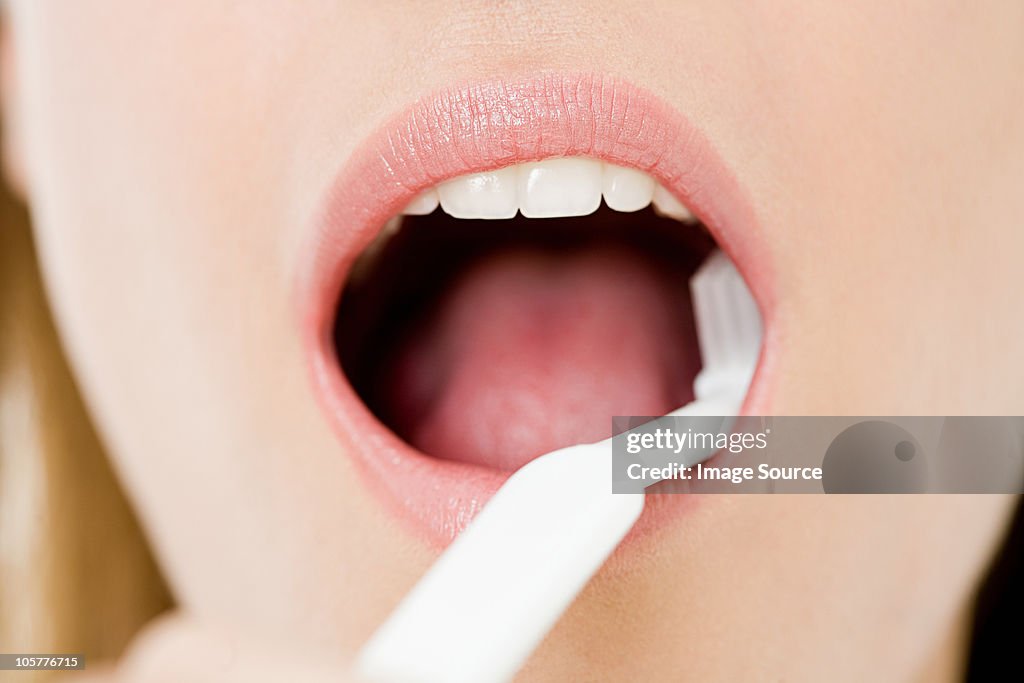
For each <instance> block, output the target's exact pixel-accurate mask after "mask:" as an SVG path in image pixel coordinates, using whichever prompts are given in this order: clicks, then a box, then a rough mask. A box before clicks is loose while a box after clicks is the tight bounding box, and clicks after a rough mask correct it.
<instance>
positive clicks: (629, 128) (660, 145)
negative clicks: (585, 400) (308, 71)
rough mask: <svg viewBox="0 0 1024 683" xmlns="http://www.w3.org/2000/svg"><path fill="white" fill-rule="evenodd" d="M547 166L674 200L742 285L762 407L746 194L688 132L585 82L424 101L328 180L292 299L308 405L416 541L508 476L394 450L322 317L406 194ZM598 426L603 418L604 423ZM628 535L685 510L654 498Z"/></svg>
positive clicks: (553, 78) (452, 529) (606, 80)
mask: <svg viewBox="0 0 1024 683" xmlns="http://www.w3.org/2000/svg"><path fill="white" fill-rule="evenodd" d="M554 156H586V157H592V158H598V159H602V160H605V161H608V162H611V163H615V164H619V165H622V166H630V167H634V168H637V169H640V170H642V171H644V172H646V173H648V174H649V175H651V176H653V177H654V178H656V179H657V180H658V181H659V182H660V183H661V184H662V185H664V186H665V187H666V188H667V189H668V190H669V191H671V192H673V193H674V194H675V195H676V196H677V197H678V198H679V199H681V200H682V201H683V202H684V203H685V204H686V205H687V206H688V207H690V208H691V209H692V210H693V211H694V213H695V214H696V215H697V216H698V217H699V218H700V219H701V220H702V222H703V223H704V224H705V225H706V226H707V227H708V229H709V230H710V231H711V232H712V234H713V235H714V236H715V239H716V240H717V242H718V244H719V246H720V247H722V248H723V249H724V250H725V251H726V252H728V253H729V255H730V256H731V257H732V259H733V261H734V262H735V263H736V265H737V267H738V268H739V269H740V271H741V272H742V273H743V275H744V277H745V278H746V279H747V282H748V283H749V284H750V286H751V288H752V291H753V293H754V295H755V298H756V299H757V300H758V305H759V306H760V308H761V313H762V318H763V320H764V322H765V342H764V346H763V349H762V354H761V360H760V363H759V366H758V370H757V372H756V373H755V376H754V382H753V384H752V385H751V389H750V392H749V393H748V396H747V401H746V403H745V405H744V412H753V411H755V410H757V409H758V408H760V407H762V406H763V405H764V403H765V401H766V395H765V394H766V385H767V382H766V379H765V378H766V376H767V375H769V374H770V372H768V369H769V368H770V362H769V361H770V357H771V354H770V351H771V349H772V348H773V347H774V344H773V343H772V341H773V337H772V334H771V332H772V325H771V313H772V310H773V307H772V305H771V303H772V297H771V288H770V284H771V280H772V278H771V277H770V268H769V264H768V263H767V259H766V258H765V255H766V254H767V253H768V252H767V251H766V250H764V249H762V248H761V246H762V244H763V240H762V235H761V232H760V230H759V229H758V223H757V221H756V218H755V214H754V211H753V208H752V205H751V203H750V202H749V201H747V199H746V195H745V193H744V192H743V191H742V189H741V188H740V186H739V184H738V183H737V182H736V180H735V178H734V177H733V176H732V174H731V173H730V172H729V171H728V169H727V168H726V166H725V165H724V164H723V163H722V161H721V159H720V158H719V156H718V155H717V153H716V152H715V151H714V149H713V147H712V146H711V144H710V142H709V141H708V140H707V138H706V137H705V136H704V134H703V133H702V132H701V131H700V130H699V129H697V128H696V127H695V126H694V124H692V123H691V122H689V121H688V120H686V119H685V118H684V117H683V116H682V115H681V114H679V113H678V112H677V111H676V110H674V109H672V108H671V107H669V106H668V105H667V104H665V103H664V102H662V101H661V100H659V99H658V98H657V97H655V96H654V95H652V94H651V93H648V92H647V91H645V90H642V89H640V88H638V87H637V86H635V85H632V84H629V83H626V82H623V81H621V80H618V79H615V78H611V77H602V76H597V75H593V74H578V73H576V74H554V73H545V74H542V75H540V76H535V77H530V78H523V79H518V80H512V81H508V80H498V81H487V82H483V83H475V84H469V85H465V86H462V87H458V88H455V89H451V90H444V91H441V92H437V93H434V94H432V95H430V96H428V97H425V98H423V99H421V100H419V101H418V102H417V103H415V104H414V105H412V106H411V107H410V108H409V109H407V110H406V111H404V112H402V113H400V114H398V115H397V116H395V117H394V118H392V119H391V120H390V121H388V122H387V123H386V124H385V125H384V126H383V127H382V128H381V129H380V130H379V131H378V132H377V133H376V134H374V135H372V136H371V137H370V138H369V139H367V140H366V141H365V142H364V143H363V144H362V146H361V147H360V148H359V149H358V150H357V151H356V152H355V154H354V155H353V157H352V158H351V159H350V160H349V162H348V164H347V165H346V166H345V167H344V168H343V169H342V171H341V172H340V173H339V174H338V176H337V177H336V179H335V182H334V183H332V185H331V187H330V189H329V191H328V192H327V197H326V200H325V203H324V206H323V209H322V212H321V214H320V217H319V220H318V221H317V223H316V225H315V226H314V234H313V235H312V239H311V246H310V249H309V254H310V260H309V261H308V262H305V263H302V264H300V265H301V267H300V268H299V272H300V276H299V281H298V286H297V289H296V297H297V300H298V304H297V305H298V309H299V312H300V316H301V325H302V330H303V333H304V335H305V339H306V346H307V349H308V352H309V354H310V358H311V362H312V375H313V380H314V384H315V390H316V393H317V397H318V399H319V401H320V403H321V404H322V406H323V407H324V409H325V410H326V412H327V415H328V416H329V419H330V420H331V422H332V424H333V427H334V428H335V431H336V433H337V435H338V437H339V440H340V441H341V443H342V447H343V450H344V451H346V452H347V453H349V454H351V456H352V457H353V458H354V459H355V461H356V463H357V465H358V466H359V469H360V470H361V471H362V473H363V475H364V478H365V480H366V482H367V484H368V486H369V487H370V488H371V490H373V491H374V492H375V493H377V494H378V496H379V497H380V499H381V500H382V501H383V503H384V504H385V506H386V507H387V508H388V509H390V510H391V511H393V512H394V513H395V514H396V515H397V517H398V518H399V519H400V520H402V521H404V522H405V523H406V526H407V528H408V529H409V530H410V531H411V532H412V533H413V534H416V535H417V536H420V537H421V538H423V539H424V540H425V541H426V542H427V543H429V544H430V545H434V546H440V547H443V546H444V545H446V544H447V543H449V542H450V541H451V540H452V539H453V538H454V537H455V536H456V535H458V533H459V532H460V531H462V529H464V528H465V526H466V525H467V524H468V523H469V522H470V521H471V520H472V519H473V517H474V516H475V515H476V513H477V512H478V511H479V510H480V509H481V508H482V507H483V506H484V504H486V502H487V501H488V500H489V499H490V497H491V496H492V495H493V494H494V492H495V491H497V489H498V488H499V487H500V486H501V485H502V483H504V481H505V479H506V478H507V477H508V473H507V472H501V471H498V470H495V469H490V468H486V467H480V466H477V465H470V464H464V463H457V462H452V461H446V460H441V459H438V458H434V457H431V456H428V455H425V454H423V453H421V452H419V451H417V450H416V449H414V448H412V447H411V446H409V445H408V444H407V443H405V442H403V441H402V440H401V439H399V438H398V437H397V436H396V435H395V434H394V433H393V432H392V431H391V430H390V429H388V428H387V427H386V426H385V425H383V424H381V423H380V421H378V420H377V418H376V417H375V416H374V415H373V414H372V413H370V411H369V410H368V409H367V408H366V406H365V405H364V404H363V402H362V400H361V399H360V398H359V397H358V396H357V395H356V393H355V392H354V391H353V389H352V387H351V386H350V385H349V383H348V381H347V380H346V378H345V377H344V375H343V373H342V372H341V370H340V367H339V365H338V362H337V358H336V355H335V351H334V343H333V334H332V330H333V324H334V313H335V308H336V304H337V301H338V298H339V296H340V294H341V290H342V287H343V286H344V282H345V279H346V277H347V275H348V272H349V269H350V268H351V266H352V264H353V262H354V261H355V259H356V258H357V257H358V255H359V254H360V252H361V251H362V250H363V249H364V248H365V247H366V246H367V245H368V244H369V243H370V242H371V241H372V240H373V238H374V237H375V236H376V234H377V232H378V231H379V230H380V229H381V227H382V226H383V225H384V223H385V222H386V221H387V220H388V219H389V218H390V217H391V216H394V215H395V214H397V213H399V212H400V211H401V210H402V208H403V207H404V206H405V205H406V204H407V203H408V202H409V201H410V200H411V199H412V198H413V197H415V196H416V195H417V194H418V193H419V192H421V191H422V190H424V189H426V188H429V187H433V186H435V185H437V184H438V183H439V182H441V181H443V180H445V179H448V178H451V177H454V176H458V175H463V174H465V173H471V172H480V171H486V170H491V169H494V168H500V167H503V166H507V165H510V164H515V163H522V162H526V161H535V160H539V159H544V158H549V157H554ZM609 417H610V416H609ZM662 498H665V499H666V500H665V501H662V504H659V505H653V506H649V507H650V512H645V518H644V519H642V520H641V523H640V524H639V525H638V527H639V528H651V527H653V526H657V525H659V524H660V523H662V522H663V521H664V520H665V519H667V518H670V517H674V516H675V513H678V512H680V511H683V510H685V509H687V508H688V503H692V498H691V497H690V496H686V495H671V496H662Z"/></svg>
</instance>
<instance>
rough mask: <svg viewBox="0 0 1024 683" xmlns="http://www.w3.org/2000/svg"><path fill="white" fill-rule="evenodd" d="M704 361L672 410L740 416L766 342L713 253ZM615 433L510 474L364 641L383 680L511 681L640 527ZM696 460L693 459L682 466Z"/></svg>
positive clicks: (707, 274) (367, 667)
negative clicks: (685, 400)
mask: <svg viewBox="0 0 1024 683" xmlns="http://www.w3.org/2000/svg"><path fill="white" fill-rule="evenodd" d="M690 288H691V292H692V295H693V299H694V315H695V317H696V319H697V322H698V323H699V324H698V330H699V334H698V343H699V346H700V353H701V358H702V361H703V366H704V367H703V369H702V370H701V372H700V373H699V374H698V376H697V378H696V379H695V381H694V395H695V397H696V399H695V400H694V401H693V402H691V403H689V404H687V405H685V406H683V407H682V408H680V409H679V410H676V411H674V412H672V413H670V415H712V416H717V415H735V414H737V413H738V412H739V409H740V407H741V403H742V401H743V397H744V395H745V394H746V390H747V386H748V385H749V383H750V377H751V375H752V373H753V369H754V365H755V363H756V360H757V353H758V350H759V348H760V343H761V324H760V322H761V321H760V316H759V314H758V311H757V306H756V304H755V303H754V301H753V299H751V297H750V293H749V290H748V289H747V287H746V285H745V283H744V282H743V279H742V277H741V276H740V274H739V273H738V272H737V271H736V269H735V267H734V266H733V264H732V262H731V261H730V260H729V259H728V257H726V256H725V254H723V253H722V252H720V251H716V252H715V253H713V254H712V255H711V256H710V257H709V258H708V259H707V260H706V261H705V263H704V264H703V265H702V266H701V267H700V268H699V269H698V271H697V272H696V273H695V274H694V276H693V277H692V278H691V280H690ZM611 444H612V441H611V439H607V440H605V441H601V442H599V443H595V444H583V445H577V446H569V447H568V448H562V449H560V450H557V451H554V452H552V453H548V454H547V455H544V456H541V457H540V458H537V459H536V460H533V461H531V462H530V463H528V464H526V465H525V466H524V467H522V468H521V469H519V470H518V471H517V472H515V473H514V474H513V475H512V476H511V477H509V479H508V481H507V482H506V483H505V484H504V485H503V486H502V487H501V489H499V490H498V492H497V493H496V494H495V495H494V497H493V498H492V499H491V501H490V502H489V503H488V504H487V505H486V506H485V507H484V508H483V510H481V511H480V513H479V514H478V515H477V517H476V519H474V520H473V522H472V523H471V524H470V525H469V526H468V527H467V528H466V530H465V531H464V532H463V533H462V534H461V535H459V537H458V538H456V539H455V541H454V542H453V543H452V544H451V546H449V548H448V549H447V550H446V551H445V552H444V553H443V554H442V555H441V557H440V558H439V559H438V560H437V562H436V563H435V564H434V565H433V566H432V567H431V568H430V569H429V570H428V571H427V573H426V575H425V576H424V577H423V578H422V579H421V580H420V582H419V583H418V584H417V585H416V586H415V587H414V588H413V589H412V591H410V592H409V594H408V595H407V596H406V597H405V599H404V600H403V601H402V602H401V603H400V604H399V605H398V607H397V608H396V609H395V611H394V612H393V613H392V614H391V616H390V617H389V618H388V620H387V621H385V622H384V624H383V625H382V626H381V627H380V628H379V629H378V630H377V632H376V633H375V634H374V635H373V637H372V638H371V639H370V641H369V642H368V643H367V644H366V645H365V646H364V648H363V650H362V651H361V652H360V654H359V658H358V660H357V662H356V672H357V673H358V674H359V675H360V676H361V677H362V678H363V679H365V680H368V681H376V682H379V683H500V682H501V681H508V680H510V679H511V678H512V677H513V676H514V675H515V673H516V672H517V671H518V670H519V668H520V667H521V666H522V664H523V663H524V662H525V661H526V659H527V658H528V657H529V656H530V653H532V652H533V650H534V649H535V648H536V647H537V646H538V645H539V644H540V642H541V640H543V638H544V636H545V635H546V634H547V633H548V631H550V630H551V628H552V627H553V626H554V625H555V622H556V621H558V619H559V617H560V616H561V615H562V613H563V612H564V611H565V610H566V609H567V608H568V607H569V605H570V603H572V601H573V599H575V597H576V595H577V594H578V593H579V592H580V591H581V590H582V589H583V587H584V586H585V585H586V583H587V582H588V581H589V580H590V578H591V577H592V576H593V575H594V574H595V573H597V571H598V569H600V568H601V565H602V564H604V561H605V560H606V559H607V558H608V556H609V555H610V554H611V553H612V551H613V550H614V549H615V548H616V546H618V544H619V542H620V541H621V540H622V539H623V537H624V536H625V535H626V534H627V533H628V532H629V530H630V529H631V528H632V527H633V524H634V523H635V522H636V520H637V519H638V518H639V517H640V514H641V513H642V512H643V507H644V498H645V497H644V496H642V495H635V494H613V493H612V492H611V476H610V474H611V471H612V445H611ZM685 464H694V463H685Z"/></svg>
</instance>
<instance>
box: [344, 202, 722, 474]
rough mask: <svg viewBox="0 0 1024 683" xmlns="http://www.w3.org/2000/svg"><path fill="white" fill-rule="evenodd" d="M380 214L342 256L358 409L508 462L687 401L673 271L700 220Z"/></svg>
mask: <svg viewBox="0 0 1024 683" xmlns="http://www.w3.org/2000/svg"><path fill="white" fill-rule="evenodd" d="M396 220H401V226H400V229H398V230H397V232H395V233H394V235H393V236H392V237H390V238H389V239H388V240H387V241H386V242H385V243H384V244H383V245H377V246H374V247H371V248H370V249H368V250H367V252H366V253H364V254H363V256H362V257H361V258H360V262H358V263H357V264H356V267H354V268H353V275H352V276H351V277H350V278H349V281H348V283H347V284H346V286H345V288H344V291H343V293H342V297H341V300H340V302H339V305H338V310H337V317H336V323H335V343H336V350H337V353H338V358H339V360H340V363H341V367H342V369H343V371H344V373H345V374H346V376H347V377H348V380H349V382H350V383H351V385H352V387H353V388H354V389H355V391H356V393H357V394H358V395H359V396H360V397H361V398H362V400H363V401H364V403H365V404H366V406H367V407H368V408H369V410H370V411H371V412H372V413H373V414H374V415H375V416H376V417H377V418H378V419H379V420H380V421H381V422H382V423H383V424H385V425H386V426H387V427H389V428H390V429H391V430H392V431H393V432H394V433H395V434H397V435H398V436H399V437H400V438H402V439H403V440H405V441H406V442H407V443H409V444H410V445H412V446H413V447H415V448H416V449H418V450H419V451H421V452H423V453H425V454H427V455H429V456H433V457H437V458H443V459H447V460H454V461H460V462H466V463H473V464H477V465H482V466H485V467H489V468H495V469H498V470H503V471H512V470H515V469H517V468H518V467H520V466H521V465H523V464H525V463H526V462H528V461H529V460H531V459H533V458H536V457H538V456H540V455H542V454H544V453H547V452H550V451H553V450H556V449H558V448H561V447H564V446H568V445H572V444H575V443H586V442H593V441H598V440H601V439H604V438H607V437H609V436H610V435H611V417H612V416H615V415H662V414H665V413H667V412H669V411H672V410H674V409H676V408H678V407H680V406H682V405H684V404H686V403H688V402H690V401H691V400H692V399H693V393H692V391H693V390H692V387H693V380H694V377H695V376H696V374H697V373H698V371H699V370H700V368H701V361H700V353H699V350H698V345H697V333H696V326H695V322H694V315H693V311H692V305H691V300H690V294H689V289H688V281H689V278H690V276H691V275H692V274H693V273H694V271H695V270H696V269H697V267H698V266H699V265H700V264H701V263H702V262H703V261H704V260H705V258H707V256H708V254H709V253H710V252H711V251H712V250H713V249H714V241H713V240H712V238H711V237H710V235H709V234H708V233H707V231H706V230H704V228H703V227H702V226H700V225H696V224H693V225H684V224H682V223H680V222H679V221H676V220H674V219H671V218H665V217H662V216H659V215H657V214H656V213H655V212H654V211H653V210H652V209H651V208H650V207H648V208H647V209H644V210H642V211H637V212H632V213H620V212H616V211H612V210H610V209H608V208H606V207H605V206H602V207H601V208H600V209H598V211H596V212H595V213H592V214H590V215H588V216H582V217H573V218H550V219H543V220H537V219H527V218H523V217H521V216H517V217H515V218H512V219H507V220H499V221H493V220H465V219H456V218H452V217H450V216H448V215H447V214H445V213H443V212H441V211H434V212H433V213H431V214H429V215H426V216H403V217H401V218H400V219H396ZM390 227H391V229H392V230H393V229H395V228H396V227H397V226H396V225H395V224H394V223H393V224H392V225H391V226H390Z"/></svg>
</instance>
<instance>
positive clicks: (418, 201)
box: [402, 188, 438, 216]
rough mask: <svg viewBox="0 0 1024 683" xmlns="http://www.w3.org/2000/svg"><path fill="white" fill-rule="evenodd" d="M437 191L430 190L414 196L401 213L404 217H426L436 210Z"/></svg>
mask: <svg viewBox="0 0 1024 683" xmlns="http://www.w3.org/2000/svg"><path fill="white" fill-rule="evenodd" d="M437 203H438V198H437V190H435V189H434V188H430V189H429V190H425V191H423V192H420V193H419V194H418V195H416V198H415V199H413V200H412V201H411V202H409V205H408V206H407V207H405V209H404V210H403V211H402V213H404V214H405V215H406V216H426V215H427V214H428V213H431V212H432V211H433V210H434V209H436V208H437Z"/></svg>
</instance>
